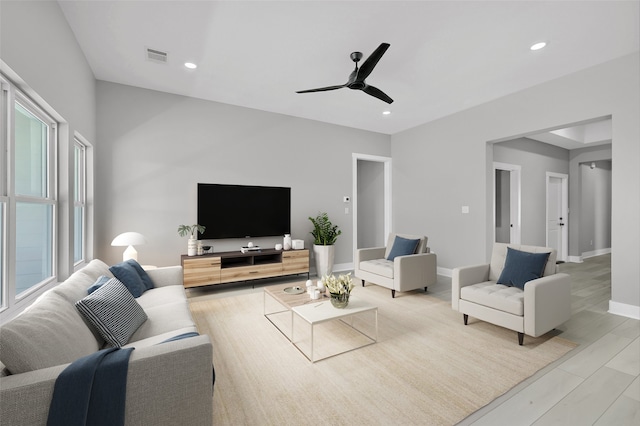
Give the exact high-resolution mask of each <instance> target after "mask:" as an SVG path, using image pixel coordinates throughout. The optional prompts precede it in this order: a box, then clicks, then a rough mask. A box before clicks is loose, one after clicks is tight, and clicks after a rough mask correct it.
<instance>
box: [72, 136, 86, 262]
mask: <svg viewBox="0 0 640 426" xmlns="http://www.w3.org/2000/svg"><path fill="white" fill-rule="evenodd" d="M73 157H74V166H73V169H74V181H73V205H74V208H73V230H74V232H73V263H74V265H77V264H79V263H81V262H83V261H84V260H85V258H86V250H85V247H86V240H87V238H86V229H87V205H86V202H87V201H86V200H87V147H86V146H85V145H84V144H83V143H82V142H80V141H79V140H78V139H77V138H76V139H75V141H74V155H73Z"/></svg>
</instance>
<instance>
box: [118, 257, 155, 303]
mask: <svg viewBox="0 0 640 426" xmlns="http://www.w3.org/2000/svg"><path fill="white" fill-rule="evenodd" d="M109 271H111V273H112V274H113V275H114V276H115V277H116V278H117V279H118V280H120V282H121V283H122V284H124V285H125V286H126V287H127V289H129V291H130V292H131V294H132V295H133V297H140V296H141V295H142V293H144V292H145V291H147V290H149V289H151V288H153V283H152V282H151V278H149V276H148V275H147V273H146V272H145V271H144V269H142V267H141V266H140V265H139V264H138V262H136V261H135V260H133V259H129V260H126V261H124V262H121V263H118V264H116V265H113V266H112V267H110V268H109Z"/></svg>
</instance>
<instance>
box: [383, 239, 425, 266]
mask: <svg viewBox="0 0 640 426" xmlns="http://www.w3.org/2000/svg"><path fill="white" fill-rule="evenodd" d="M419 242H420V239H415V240H413V239H407V238H402V237H400V236H397V235H396V238H395V239H394V240H393V246H392V247H391V251H390V252H389V255H388V256H387V260H393V259H395V258H396V257H397V256H407V255H410V254H414V253H415V251H416V248H417V247H418V243H419Z"/></svg>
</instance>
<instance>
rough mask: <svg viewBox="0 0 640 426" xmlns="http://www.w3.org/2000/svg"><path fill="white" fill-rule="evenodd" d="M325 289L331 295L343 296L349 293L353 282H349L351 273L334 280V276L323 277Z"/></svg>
mask: <svg viewBox="0 0 640 426" xmlns="http://www.w3.org/2000/svg"><path fill="white" fill-rule="evenodd" d="M322 281H323V282H324V285H325V287H327V289H329V293H333V294H345V293H351V290H352V289H353V281H352V280H351V273H348V274H346V275H340V276H338V277H337V278H336V276H335V275H325V276H324V277H322Z"/></svg>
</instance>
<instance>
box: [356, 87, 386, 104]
mask: <svg viewBox="0 0 640 426" xmlns="http://www.w3.org/2000/svg"><path fill="white" fill-rule="evenodd" d="M362 91H363V92H365V93H366V94H368V95H371V96H374V97H376V98H378V99H380V100H381V101H385V102H386V103H388V104H390V103H392V102H393V99H391V98H390V97H389V96H388V95H387V94H386V93H384V92H383V91H382V90H380V89H378V88H377V87H373V86H369V85H367V86H365V87H364V89H362Z"/></svg>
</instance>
